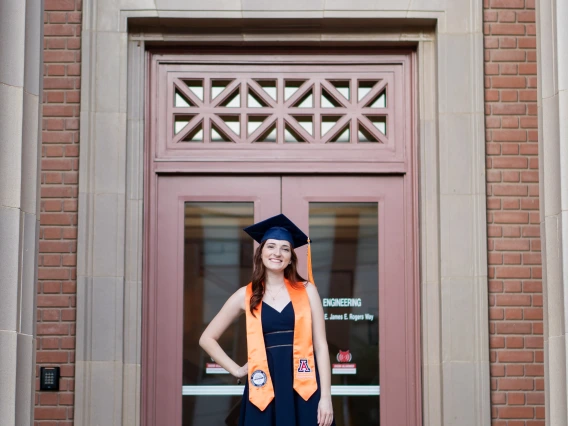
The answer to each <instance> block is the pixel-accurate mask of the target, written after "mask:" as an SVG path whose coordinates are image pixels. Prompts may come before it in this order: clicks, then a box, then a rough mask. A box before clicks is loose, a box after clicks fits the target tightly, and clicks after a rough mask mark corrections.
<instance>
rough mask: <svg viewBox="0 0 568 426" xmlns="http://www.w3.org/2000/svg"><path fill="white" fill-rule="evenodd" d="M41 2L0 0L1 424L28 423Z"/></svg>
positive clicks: (32, 347)
mask: <svg viewBox="0 0 568 426" xmlns="http://www.w3.org/2000/svg"><path fill="white" fill-rule="evenodd" d="M42 40H43V1H42V0H26V1H23V0H22V1H12V0H0V100H1V101H0V265H2V267H1V268H0V383H1V384H2V386H0V419H2V420H1V421H0V423H2V425H6V426H13V425H14V426H15V425H18V426H20V425H32V424H33V405H34V392H35V386H34V383H35V374H34V354H35V304H36V303H35V293H36V292H35V282H36V275H37V272H36V271H37V240H38V229H39V214H38V212H39V203H38V188H39V154H40V150H39V146H40V143H39V130H40V114H39V112H40V103H41V89H42V87H41V76H42Z"/></svg>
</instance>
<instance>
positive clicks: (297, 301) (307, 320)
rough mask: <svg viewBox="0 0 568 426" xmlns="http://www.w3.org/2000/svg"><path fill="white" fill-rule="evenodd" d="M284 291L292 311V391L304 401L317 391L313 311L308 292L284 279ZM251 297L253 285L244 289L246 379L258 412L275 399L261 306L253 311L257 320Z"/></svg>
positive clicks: (250, 284)
mask: <svg viewBox="0 0 568 426" xmlns="http://www.w3.org/2000/svg"><path fill="white" fill-rule="evenodd" d="M285 283H286V289H287V290H288V294H289V295H290V300H291V301H292V307H293V308H294V315H295V321H294V347H293V369H294V371H293V374H294V390H295V391H296V392H298V394H299V395H300V396H301V397H302V398H303V399H304V400H306V401H307V400H308V399H309V398H310V396H312V395H313V393H314V392H315V391H316V390H317V388H318V385H317V382H316V371H315V362H314V347H313V342H312V311H311V309H310V300H309V299H308V293H307V292H306V289H305V288H304V286H303V285H302V286H301V287H299V288H296V287H293V286H292V284H291V283H290V282H289V281H288V280H285ZM251 296H252V283H249V285H248V286H247V289H246V298H245V302H246V321H247V348H248V376H249V380H250V383H249V400H250V402H251V403H252V404H254V405H255V406H257V407H258V408H259V409H260V410H261V411H264V409H265V408H266V407H267V406H268V404H270V401H272V399H273V398H274V387H273V386H272V379H271V378H270V371H269V370H268V361H267V358H266V348H265V346H264V337H263V334H262V321H261V313H262V303H260V304H259V305H258V306H257V308H256V309H255V311H256V312H255V314H256V317H254V316H253V315H252V313H251V312H250V298H251Z"/></svg>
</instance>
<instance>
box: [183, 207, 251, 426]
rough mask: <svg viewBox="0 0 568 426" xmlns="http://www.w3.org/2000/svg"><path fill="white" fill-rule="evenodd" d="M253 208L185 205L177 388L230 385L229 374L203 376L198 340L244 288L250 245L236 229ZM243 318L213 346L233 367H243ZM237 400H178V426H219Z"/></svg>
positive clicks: (202, 355) (204, 361) (204, 358)
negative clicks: (180, 411)
mask: <svg viewBox="0 0 568 426" xmlns="http://www.w3.org/2000/svg"><path fill="white" fill-rule="evenodd" d="M253 209H254V206H253V203H221V202H219V203H201V202H188V203H185V230H184V232H185V235H184V237H185V244H184V313H183V315H184V330H183V385H184V386H188V385H234V384H235V380H234V378H233V376H231V375H230V374H211V373H209V374H208V373H207V368H206V367H207V364H210V365H209V367H210V371H214V372H218V371H219V370H217V369H215V368H213V369H211V364H213V361H212V360H211V359H210V358H209V357H208V356H207V354H206V353H205V352H204V351H203V350H201V348H199V337H200V336H201V333H202V332H203V330H204V329H205V327H206V326H207V325H208V324H209V322H210V321H211V320H212V319H213V317H214V316H215V315H216V314H217V312H219V310H220V309H221V307H222V306H223V304H224V303H225V301H226V300H227V299H228V298H229V296H230V295H231V294H233V293H234V292H235V291H236V290H237V289H238V288H239V287H241V286H243V285H246V284H247V283H248V282H249V279H250V276H251V272H252V269H251V268H252V254H253V242H252V240H251V239H250V238H248V237H247V236H246V234H245V233H244V232H242V231H241V230H242V228H244V227H246V226H249V225H252V224H253V223H254V210H253ZM245 333H246V329H245V317H244V315H243V316H241V317H240V318H239V320H237V321H236V322H235V323H234V324H233V325H231V326H230V327H229V328H228V329H227V331H226V332H225V333H224V334H223V336H222V337H221V339H220V340H219V344H220V345H221V347H222V348H223V349H224V350H225V351H226V352H227V353H228V354H229V356H230V357H232V358H233V359H234V360H236V361H237V362H238V363H241V364H244V363H245V362H246V358H247V353H246V335H245ZM240 399H241V398H240V396H238V397H235V396H206V395H204V396H183V416H182V418H183V425H184V426H212V425H224V424H225V419H226V418H227V416H229V415H231V413H233V414H235V411H234V410H233V409H235V410H237V411H238V408H239V403H240Z"/></svg>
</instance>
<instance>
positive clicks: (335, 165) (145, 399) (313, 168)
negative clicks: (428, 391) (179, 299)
mask: <svg viewBox="0 0 568 426" xmlns="http://www.w3.org/2000/svg"><path fill="white" fill-rule="evenodd" d="M374 53H376V55H377V56H376V57H377V58H379V59H377V61H378V62H379V63H381V61H383V62H384V63H401V64H404V70H405V71H404V73H403V79H404V82H405V84H404V85H403V89H404V96H403V99H404V102H405V103H406V106H407V108H408V110H407V113H406V115H405V122H404V125H403V126H401V128H402V129H403V132H402V134H403V135H404V137H403V138H402V140H403V141H402V145H403V146H404V148H403V151H404V156H403V159H402V161H398V160H397V161H377V162H370V163H350V162H342V161H341V160H340V158H336V159H335V161H334V160H333V159H327V161H325V162H320V163H318V162H317V161H310V162H305V163H297V161H294V162H290V161H282V162H275V161H270V162H268V163H267V164H266V165H262V164H260V165H259V164H258V163H252V162H247V159H246V158H242V157H241V158H234V161H231V162H229V164H231V168H230V170H227V162H225V161H207V160H205V159H200V160H199V161H188V159H187V158H183V159H181V160H175V159H166V158H164V159H161V158H159V155H158V153H157V151H156V149H157V148H156V144H155V141H156V138H158V137H159V135H157V134H156V128H157V127H156V126H155V125H154V124H153V123H154V122H155V120H154V119H153V118H152V117H153V115H152V110H151V104H152V103H151V102H147V103H146V111H145V114H146V117H147V118H146V120H147V123H149V124H148V125H147V126H145V135H146V140H147V141H150V143H148V144H146V145H145V155H144V157H145V174H144V187H145V190H144V192H145V197H144V198H145V200H147V202H146V203H145V204H144V229H145V230H146V232H145V235H144V253H143V257H144V259H145V261H144V270H143V278H144V279H143V282H144V283H145V284H144V286H143V300H144V301H145V302H144V303H143V313H142V360H141V361H142V368H141V371H142V374H141V394H142V424H143V425H144V426H154V424H155V423H154V422H153V421H152V419H154V412H155V398H154V397H153V394H152V390H151V387H152V386H153V381H152V378H151V377H152V375H153V373H154V372H153V371H152V369H153V367H152V365H151V362H150V360H151V359H152V353H151V348H150V346H151V345H149V343H148V340H149V338H150V335H149V333H148V332H149V331H150V330H152V325H151V324H150V321H149V318H148V315H147V314H145V313H148V312H151V309H152V306H151V299H150V298H149V294H148V283H149V282H150V280H151V277H152V273H153V272H154V271H153V270H152V261H151V258H150V255H151V252H152V251H151V247H152V246H154V245H155V243H156V238H155V236H156V231H157V222H156V218H157V211H156V209H157V202H158V198H159V194H158V191H157V187H158V181H159V179H160V177H162V176H168V175H175V174H180V173H182V174H186V175H210V176H214V175H218V174H226V173H231V174H235V175H239V176H243V175H265V176H270V175H274V174H276V175H306V173H305V172H306V170H308V171H310V172H311V173H314V174H318V175H320V174H327V175H330V176H332V175H333V176H356V175H361V176H375V177H380V176H383V175H384V176H387V175H396V176H401V177H402V179H403V187H404V217H405V229H404V232H405V233H406V235H405V244H406V245H407V255H408V259H409V260H411V262H412V271H411V272H409V279H410V280H411V282H412V288H413V289H414V293H413V294H414V298H413V305H414V312H415V313H416V315H415V316H414V317H413V321H414V327H413V328H414V330H415V331H416V332H415V336H413V337H412V339H413V341H414V344H413V346H414V347H415V348H420V340H421V338H420V330H421V324H420V319H421V313H420V306H421V304H420V300H421V296H420V280H419V270H418V265H419V262H418V256H419V250H418V245H419V241H418V235H419V234H418V190H417V188H418V176H417V174H416V171H417V170H418V168H417V161H418V160H417V154H416V150H417V148H416V141H417V135H418V129H417V126H416V108H417V105H416V103H417V99H416V96H415V92H416V61H417V55H416V52H415V51H414V50H410V49H399V50H392V51H388V53H385V52H383V53H382V55H381V51H377V50H376V49H375V50H374ZM160 54H161V52H160V51H157V52H149V53H148V55H147V58H146V63H147V66H148V77H149V84H147V85H146V98H147V99H150V98H151V93H155V91H156V85H157V82H156V78H153V76H157V75H158V72H157V70H156V64H157V59H156V56H155V55H160ZM169 55H170V56H168V60H170V59H169V58H171V56H172V55H171V53H169ZM174 56H175V55H174ZM304 60H306V59H304ZM408 111H411V113H410V114H408ZM330 160H331V161H330ZM420 359H421V353H420V351H419V350H417V351H415V354H414V359H413V360H412V362H411V364H412V365H413V372H412V373H413V374H412V376H413V377H414V378H415V379H414V380H415V385H414V386H413V389H414V391H413V392H414V393H413V395H411V396H410V399H412V400H413V401H415V402H416V403H415V404H414V410H413V412H412V413H410V415H409V425H419V424H421V423H422V385H421V383H422V376H421V375H422V368H421V362H420Z"/></svg>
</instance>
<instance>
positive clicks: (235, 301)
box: [199, 287, 248, 378]
mask: <svg viewBox="0 0 568 426" xmlns="http://www.w3.org/2000/svg"><path fill="white" fill-rule="evenodd" d="M245 292H246V287H241V288H240V289H238V290H237V291H236V292H235V293H234V294H233V295H232V296H231V297H229V300H227V301H226V302H225V304H224V305H223V307H222V308H221V310H220V311H219V313H218V314H217V315H215V318H213V320H211V322H210V323H209V325H208V326H207V328H206V329H205V331H203V334H202V335H201V337H200V339H199V346H201V347H202V348H203V350H204V351H205V352H207V353H208V354H209V356H210V357H211V358H213V359H214V360H215V362H216V363H217V364H219V365H220V366H221V367H223V368H224V369H225V370H227V371H228V372H229V373H231V374H232V375H233V376H235V377H237V378H241V377H243V376H246V375H247V373H248V366H247V364H245V365H244V366H242V367H241V366H239V365H238V364H237V363H236V362H235V361H233V360H232V359H231V358H230V357H229V356H228V355H227V354H226V353H225V351H224V350H223V348H221V346H220V345H219V343H218V340H219V338H220V337H221V335H222V334H223V332H224V331H225V330H226V329H227V328H228V327H229V326H230V325H231V324H232V322H233V321H234V320H235V319H236V318H237V317H238V316H239V315H241V314H242V313H243V312H244V309H245Z"/></svg>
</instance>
